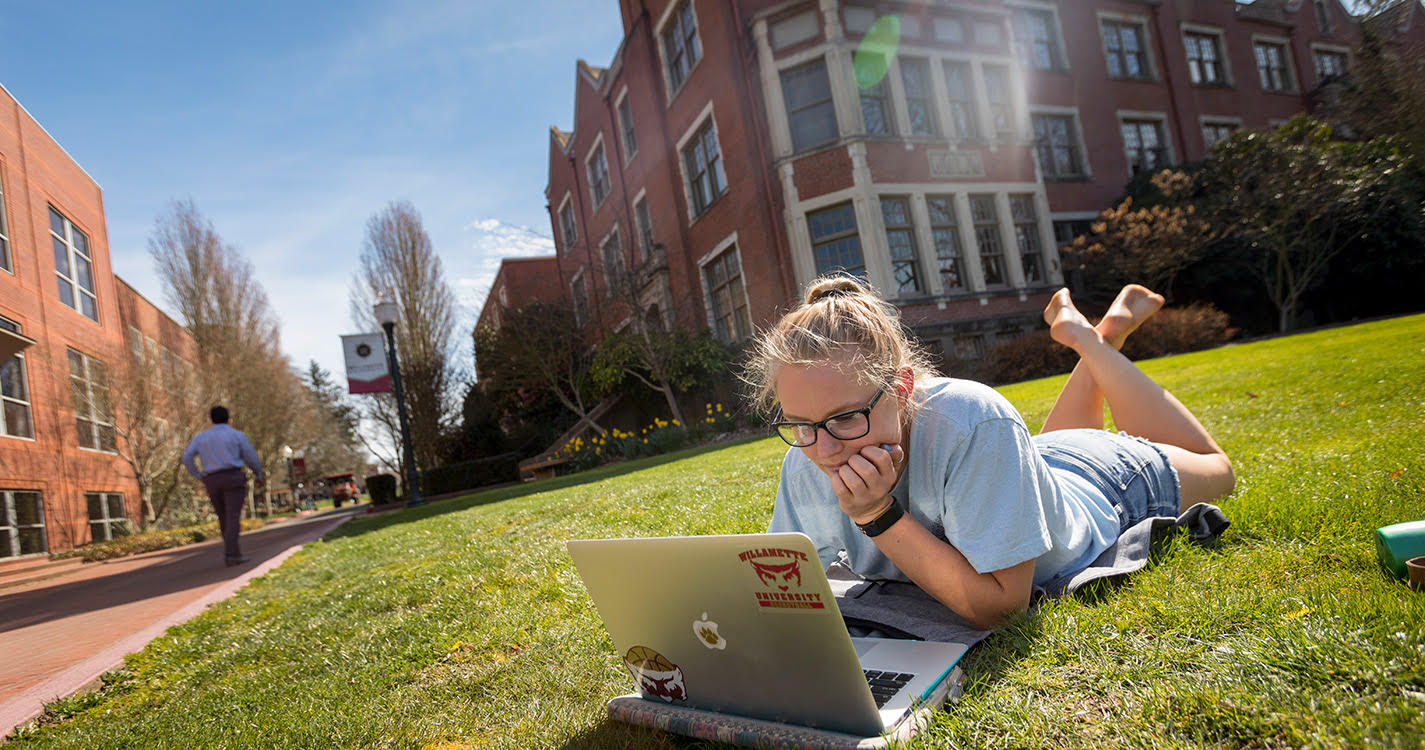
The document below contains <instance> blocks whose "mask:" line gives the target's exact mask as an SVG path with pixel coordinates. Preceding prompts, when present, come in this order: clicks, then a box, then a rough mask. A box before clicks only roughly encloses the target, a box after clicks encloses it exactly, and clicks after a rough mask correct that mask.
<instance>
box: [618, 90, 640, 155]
mask: <svg viewBox="0 0 1425 750" xmlns="http://www.w3.org/2000/svg"><path fill="white" fill-rule="evenodd" d="M625 104H627V105H628V123H627V125H625V124H624V121H623V106H624V105H625ZM614 120H615V122H614V126H615V127H616V128H617V129H618V131H619V139H618V144H619V150H620V151H622V152H623V165H624V166H625V167H626V166H628V165H629V164H631V163H632V162H633V157H635V156H638V134H637V133H636V132H634V131H635V128H634V124H633V103H632V102H631V101H630V100H629V98H628V86H624V87H623V91H621V92H619V95H618V98H617V99H615V100H614ZM630 140H632V141H633V148H629V146H628V142H629V141H630Z"/></svg>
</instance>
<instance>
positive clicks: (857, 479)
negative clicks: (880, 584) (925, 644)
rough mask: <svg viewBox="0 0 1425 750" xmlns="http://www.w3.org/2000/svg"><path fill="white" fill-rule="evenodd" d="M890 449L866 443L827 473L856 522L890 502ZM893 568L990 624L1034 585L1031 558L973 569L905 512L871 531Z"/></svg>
mask: <svg viewBox="0 0 1425 750" xmlns="http://www.w3.org/2000/svg"><path fill="white" fill-rule="evenodd" d="M891 450H892V451H894V454H893V453H892V452H891V451H886V450H883V449H882V448H879V447H874V446H872V447H867V448H864V449H862V451H861V453H860V454H859V455H856V456H852V457H851V459H850V460H849V461H847V464H846V465H845V466H844V467H842V468H841V470H840V471H838V472H835V473H833V474H831V476H830V478H831V488H832V490H833V491H834V492H835V493H836V496H837V500H838V501H839V502H840V504H841V510H842V512H843V513H845V514H846V515H847V516H848V517H850V519H851V520H852V521H853V522H855V523H857V524H864V523H867V522H869V521H872V520H874V519H875V518H876V517H877V516H879V515H880V514H881V513H883V512H884V511H885V510H887V509H888V508H889V507H890V505H891V503H892V502H893V501H892V500H891V497H890V490H891V487H892V486H894V485H895V479H896V473H895V464H896V462H897V461H899V460H900V459H901V457H902V453H901V449H900V447H899V446H896V447H893V448H892V449H891ZM873 540H874V542H875V544H876V547H878V548H879V549H880V550H881V552H882V553H883V554H885V556H886V557H888V558H890V561H891V563H893V564H894V565H895V566H896V568H897V569H899V570H900V571H901V572H902V573H904V574H905V575H906V577H907V578H910V580H912V581H914V582H915V584H916V585H917V586H919V587H920V588H922V589H924V590H925V592H926V593H927V594H930V595H931V596H933V597H935V599H936V600H937V601H939V602H940V603H941V604H944V605H945V606H947V607H949V608H950V609H951V610H953V611H954V612H955V613H956V614H958V615H960V616H961V617H963V618H965V619H966V620H968V621H970V623H971V624H973V625H974V626H975V627H978V628H981V629H984V630H989V629H990V628H995V627H998V626H999V625H1001V624H1003V622H1004V620H1005V619H1006V618H1007V617H1009V616H1010V615H1012V614H1014V613H1017V612H1023V611H1025V610H1026V609H1028V608H1029V597H1030V594H1031V593H1032V592H1033V587H1034V585H1033V584H1034V559H1033V558H1030V559H1028V560H1025V561H1024V562H1021V563H1019V564H1017V565H1011V566H1010V567H1008V568H1004V569H1001V570H994V571H990V572H987V573H980V572H977V571H976V570H975V568H974V566H972V565H971V564H970V561H969V560H968V559H966V557H965V555H964V554H962V553H961V552H960V550H958V549H955V547H954V546H952V545H950V544H949V543H947V542H945V541H944V540H941V539H939V538H937V537H936V536H935V535H934V534H931V533H930V531H929V530H928V529H926V528H925V526H923V525H921V523H920V522H919V521H917V520H916V519H915V517H914V516H912V515H911V514H909V513H905V514H903V515H902V516H901V517H900V520H898V521H896V522H895V523H894V524H892V525H891V526H890V527H889V528H887V529H885V530H884V531H882V532H881V533H880V534H877V535H876V536H875V537H873Z"/></svg>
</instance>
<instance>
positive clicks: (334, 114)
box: [0, 0, 622, 375]
mask: <svg viewBox="0 0 1425 750" xmlns="http://www.w3.org/2000/svg"><path fill="white" fill-rule="evenodd" d="M0 8H2V9H3V11H0V12H3V18H4V27H5V30H6V33H5V37H6V41H5V44H4V45H0V83H3V84H4V86H5V88H7V89H8V90H9V91H10V93H11V94H12V95H13V96H15V98H17V99H18V100H19V101H20V103H21V104H22V105H23V106H24V107H25V108H26V109H27V110H28V111H29V112H30V114H32V115H33V116H34V117H35V118H36V119H37V120H39V122H40V124H41V125H43V126H44V127H45V129H46V130H48V131H49V133H50V134H51V135H53V136H54V137H55V139H56V140H58V141H59V143H60V145H62V146H63V147H64V148H65V149H66V150H67V151H68V152H69V154H70V155H71V156H72V157H74V159H75V160H76V161H77V162H79V164H80V166H82V167H83V168H84V169H85V170H86V171H87V172H88V173H89V174H90V175H91V176H92V177H93V178H94V179H95V180H96V181H97V182H98V183H99V184H100V186H102V187H103V189H104V201H105V209H106V215H107V220H108V236H109V247H110V252H111V255H112V258H113V264H114V269H115V272H116V273H118V275H120V276H122V277H123V278H124V279H126V280H127V281H129V282H130V283H131V284H133V285H134V286H135V287H137V288H138V290H139V291H140V292H142V293H143V294H144V295H145V296H147V297H148V298H149V299H151V300H153V301H154V302H155V303H157V304H159V305H160V306H163V307H166V303H165V301H164V299H163V294H162V290H161V287H160V285H159V282H158V279H157V277H156V276H155V275H154V270H153V263H152V261H151V260H150V258H149V256H148V237H149V235H150V233H151V231H152V228H153V223H154V219H155V217H156V216H157V215H158V214H159V213H160V212H162V211H164V210H165V207H166V205H167V204H168V202H169V201H170V200H172V199H174V198H182V197H189V196H191V197H192V198H193V199H194V201H196V203H197V204H198V207H199V209H200V210H202V211H203V212H204V213H205V214H206V215H207V216H208V217H209V218H210V219H212V220H213V222H214V223H215V224H216V225H217V229H218V232H219V233H220V234H221V235H222V236H223V238H224V239H225V240H227V241H228V242H229V243H232V244H234V245H236V246H238V247H239V248H240V249H241V250H242V251H243V252H244V253H245V254H246V255H247V257H248V258H249V259H250V260H251V261H252V263H253V265H254V266H255V269H256V272H257V277H258V279H259V280H260V281H261V282H262V284H263V286H264V287H266V289H267V292H268V295H269V297H271V300H272V304H273V306H274V308H275V309H276V312H277V314H278V315H279V316H280V318H281V320H282V334H283V347H284V349H285V350H286V351H287V353H288V354H289V355H290V356H291V358H292V360H293V362H294V364H297V365H299V366H305V365H306V362H307V360H309V359H316V360H317V361H318V362H320V363H321V364H322V365H323V366H324V367H326V368H328V369H330V370H332V371H333V372H334V373H337V374H338V375H340V373H341V372H342V366H341V346H340V342H339V340H338V338H337V337H338V335H339V334H342V333H352V332H354V331H355V329H354V327H353V325H352V323H351V321H350V316H349V312H348V303H347V290H348V285H349V280H350V278H351V276H352V273H353V272H354V271H355V269H356V266H357V262H358V256H359V254H360V251H361V242H362V237H363V232H364V226H365V223H366V220H367V218H368V217H370V216H371V215H372V214H373V213H375V212H377V211H379V210H381V209H382V208H383V207H384V206H385V205H386V204H387V203H388V202H389V201H391V200H401V199H404V200H410V201H412V202H413V203H414V204H415V206H416V208H417V209H418V210H419V211H420V212H421V213H422V215H423V217H424V219H425V226H426V230H427V231H428V232H429V233H430V235H431V239H432V242H433V244H434V246H435V248H436V251H437V253H438V254H439V255H440V256H441V259H442V261H443V263H444V266H445V272H446V277H447V279H448V280H449V281H450V283H451V285H452V287H453V288H454V289H455V291H456V294H457V295H458V296H459V298H460V300H461V302H462V303H463V304H464V305H465V306H466V310H465V313H464V315H463V316H462V328H461V331H460V340H461V342H462V350H464V351H465V354H466V356H468V350H469V338H468V331H469V327H470V326H472V325H473V322H474V316H475V314H476V313H477V312H478V305H479V304H480V302H481V301H482V300H483V298H484V295H485V292H486V291H487V290H488V287H489V284H490V282H491V280H492V279H493V277H494V272H495V269H496V268H497V266H498V263H499V259H500V257H503V256H509V255H531V254H544V253H549V252H552V251H553V245H552V244H551V242H550V240H549V239H548V236H549V234H550V227H549V219H548V214H547V213H546V210H545V208H544V192H543V191H544V186H545V182H546V175H547V159H548V143H549V140H548V132H549V130H548V129H549V126H550V125H557V126H559V127H560V128H563V129H568V128H569V127H570V125H571V122H572V118H573V93H574V78H575V72H574V70H575V69H574V65H575V60H576V59H578V58H581V57H582V58H584V59H587V60H588V61H589V62H591V63H592V64H595V65H606V64H608V62H609V61H610V59H611V58H612V56H613V54H614V53H615V51H616V50H617V48H618V44H619V41H620V39H621V38H622V27H621V23H620V20H619V12H618V6H617V4H616V3H614V2H588V1H587V0H582V1H581V0H563V1H558V2H556V1H554V0H548V1H543V0H526V1H524V2H518V3H506V2H496V1H494V0H424V1H422V2H378V1H376V0H350V1H343V2H334V1H325V2H307V1H302V2H292V0H286V1H285V2H272V1H269V0H258V1H252V2H249V1H244V2H238V3H216V2H204V1H201V0H200V1H199V2H193V1H192V0H163V1H161V2H159V1H152V2H150V1H139V2H132V3H116V2H113V1H112V0H104V1H103V2H62V3H61V2H33V1H21V0H0Z"/></svg>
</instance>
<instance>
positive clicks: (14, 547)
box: [0, 488, 49, 560]
mask: <svg viewBox="0 0 1425 750" xmlns="http://www.w3.org/2000/svg"><path fill="white" fill-rule="evenodd" d="M20 493H23V494H26V495H35V496H36V497H38V499H39V504H40V507H39V510H40V514H39V521H40V522H39V523H37V524H25V525H24V526H21V525H20V523H19V520H20V519H19V517H18V516H17V514H16V513H15V495H16V494H20ZM0 522H3V523H4V526H3V527H0V528H5V529H8V533H7V534H5V535H4V536H0V545H4V546H5V547H6V549H7V553H6V554H4V555H0V560H17V559H21V558H26V557H38V556H40V555H44V554H48V553H49V529H48V528H46V525H45V496H44V493H43V492H40V491H39V490H26V489H19V488H11V489H3V490H0ZM20 529H39V530H40V538H41V539H42V540H43V541H44V544H43V545H42V547H43V549H41V550H40V551H39V552H27V553H24V554H21V553H20Z"/></svg>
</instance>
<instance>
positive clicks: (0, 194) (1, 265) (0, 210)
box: [0, 159, 15, 276]
mask: <svg viewBox="0 0 1425 750" xmlns="http://www.w3.org/2000/svg"><path fill="white" fill-rule="evenodd" d="M8 222H9V220H8V219H7V218H6V213H5V160H4V159H0V271H6V272H8V273H9V274H10V275H11V276H13V275H15V259H14V258H13V257H12V255H11V253H10V244H11V243H10V225H9V223H8Z"/></svg>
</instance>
